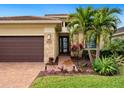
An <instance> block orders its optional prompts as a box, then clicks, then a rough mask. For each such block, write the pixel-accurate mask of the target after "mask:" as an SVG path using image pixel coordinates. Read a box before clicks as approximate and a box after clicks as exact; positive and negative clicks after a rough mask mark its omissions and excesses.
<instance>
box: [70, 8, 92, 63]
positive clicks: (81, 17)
mask: <svg viewBox="0 0 124 93" xmlns="http://www.w3.org/2000/svg"><path fill="white" fill-rule="evenodd" d="M92 15H93V8H92V7H90V6H89V7H87V8H82V7H79V8H77V9H76V13H74V14H70V16H69V19H70V20H69V21H70V23H71V24H72V25H73V24H77V25H78V29H80V31H82V36H83V40H82V43H83V44H84V46H85V40H86V32H87V31H88V30H89V28H90V25H91V24H90V23H91V22H92V21H91V20H92ZM88 51H89V50H88ZM88 53H89V58H90V61H91V62H92V56H91V54H90V51H89V52H88Z"/></svg>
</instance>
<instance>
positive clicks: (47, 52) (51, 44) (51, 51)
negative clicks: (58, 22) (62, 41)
mask: <svg viewBox="0 0 124 93" xmlns="http://www.w3.org/2000/svg"><path fill="white" fill-rule="evenodd" d="M48 35H50V37H51V39H48ZM56 42H57V40H56V31H55V28H54V27H47V28H44V63H48V62H49V58H50V57H53V58H54V59H55V58H56V56H57V53H56V50H57V49H56V47H55V46H56Z"/></svg>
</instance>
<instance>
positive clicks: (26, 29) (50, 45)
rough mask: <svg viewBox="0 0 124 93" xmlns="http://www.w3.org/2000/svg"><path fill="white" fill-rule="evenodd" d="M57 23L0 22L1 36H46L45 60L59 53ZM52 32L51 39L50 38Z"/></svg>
mask: <svg viewBox="0 0 124 93" xmlns="http://www.w3.org/2000/svg"><path fill="white" fill-rule="evenodd" d="M55 26H56V25H55V24H0V36H44V62H45V63H48V61H49V57H53V58H56V57H57V55H58V46H57V43H58V42H57V40H58V39H57V38H58V37H57V33H56V32H55ZM48 34H51V40H50V41H49V40H48Z"/></svg>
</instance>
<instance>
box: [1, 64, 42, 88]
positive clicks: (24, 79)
mask: <svg viewBox="0 0 124 93" xmlns="http://www.w3.org/2000/svg"><path fill="white" fill-rule="evenodd" d="M42 65H43V63H41V62H0V87H5V88H26V87H29V86H30V84H31V83H32V81H33V80H34V79H35V78H36V76H37V75H38V73H39V72H40V70H41V68H42Z"/></svg>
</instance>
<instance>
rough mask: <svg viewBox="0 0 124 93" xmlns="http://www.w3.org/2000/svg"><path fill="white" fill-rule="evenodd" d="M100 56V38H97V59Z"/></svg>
mask: <svg viewBox="0 0 124 93" xmlns="http://www.w3.org/2000/svg"><path fill="white" fill-rule="evenodd" d="M99 56H100V36H97V38H96V58H98V57H99Z"/></svg>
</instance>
